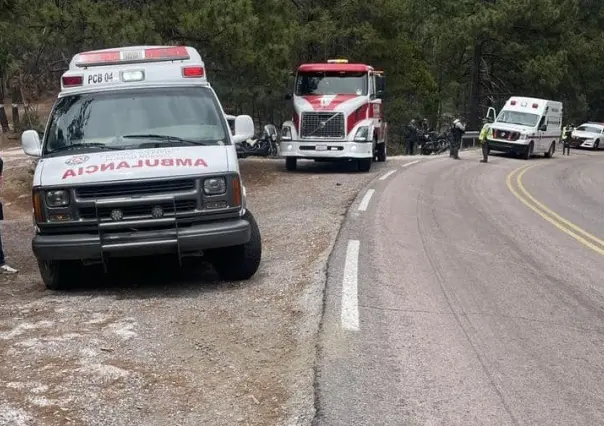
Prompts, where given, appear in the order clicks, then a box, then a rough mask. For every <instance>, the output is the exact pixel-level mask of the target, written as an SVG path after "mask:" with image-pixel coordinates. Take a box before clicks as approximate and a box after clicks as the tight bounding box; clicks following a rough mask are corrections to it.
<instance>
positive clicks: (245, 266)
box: [211, 210, 262, 281]
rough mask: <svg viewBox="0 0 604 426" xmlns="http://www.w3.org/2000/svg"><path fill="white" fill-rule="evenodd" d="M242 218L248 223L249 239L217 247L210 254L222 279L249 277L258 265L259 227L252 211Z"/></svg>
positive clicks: (259, 252)
mask: <svg viewBox="0 0 604 426" xmlns="http://www.w3.org/2000/svg"><path fill="white" fill-rule="evenodd" d="M243 219H245V220H247V221H248V222H249V223H250V227H251V231H252V235H251V237H250V240H249V241H248V242H247V243H245V244H242V245H240V246H234V247H226V248H221V249H217V250H216V251H215V252H214V253H213V254H212V261H211V262H212V265H213V266H214V269H215V270H216V272H217V273H218V275H219V276H220V278H221V279H222V280H224V281H242V280H248V279H250V278H251V277H252V276H253V275H254V274H255V273H256V271H258V268H259V267H260V260H261V258H262V239H261V238H260V229H259V228H258V224H257V223H256V219H255V218H254V216H253V215H252V213H251V212H250V211H249V210H248V211H246V213H245V215H244V216H243Z"/></svg>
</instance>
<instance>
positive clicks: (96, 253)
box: [32, 219, 251, 260]
mask: <svg viewBox="0 0 604 426" xmlns="http://www.w3.org/2000/svg"><path fill="white" fill-rule="evenodd" d="M250 237H251V227H250V223H249V222H248V221H247V220H244V219H231V220H224V221H219V222H209V223H204V224H197V225H193V226H190V227H186V228H180V229H162V230H142V231H141V230H137V231H133V232H119V233H111V232H106V233H103V234H102V238H101V237H100V236H99V235H90V234H59V235H44V234H38V235H36V236H35V237H34V238H33V240H32V249H33V252H34V255H35V256H36V257H37V258H38V259H40V260H94V259H101V258H103V257H133V256H147V255H157V254H171V253H173V254H179V253H180V254H181V255H186V254H188V253H197V252H199V251H203V250H209V249H214V248H220V247H230V246H237V245H241V244H245V243H247V242H248V241H249V240H250Z"/></svg>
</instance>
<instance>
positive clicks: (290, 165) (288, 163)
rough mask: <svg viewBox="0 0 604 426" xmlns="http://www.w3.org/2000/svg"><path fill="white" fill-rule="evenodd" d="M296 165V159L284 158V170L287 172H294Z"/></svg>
mask: <svg viewBox="0 0 604 426" xmlns="http://www.w3.org/2000/svg"><path fill="white" fill-rule="evenodd" d="M297 165H298V159H297V158H296V157H286V158H285V168H286V169H287V170H289V171H290V172H291V171H294V170H296V166H297Z"/></svg>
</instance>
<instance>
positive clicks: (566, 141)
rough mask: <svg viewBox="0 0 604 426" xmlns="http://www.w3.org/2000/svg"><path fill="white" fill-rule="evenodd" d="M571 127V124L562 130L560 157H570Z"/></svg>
mask: <svg viewBox="0 0 604 426" xmlns="http://www.w3.org/2000/svg"><path fill="white" fill-rule="evenodd" d="M574 127H575V126H573V125H572V124H567V125H566V126H564V128H563V129H562V143H563V145H562V155H564V154H566V155H570V140H571V138H572V136H573V130H574V129H573V128H574Z"/></svg>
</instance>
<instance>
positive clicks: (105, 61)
mask: <svg viewBox="0 0 604 426" xmlns="http://www.w3.org/2000/svg"><path fill="white" fill-rule="evenodd" d="M186 59H190V56H189V53H188V52H187V48H186V47H185V46H175V47H152V48H148V49H140V50H107V51H99V50H95V51H91V52H83V53H80V54H79V55H78V59H77V61H76V66H78V67H81V68H83V67H89V66H94V65H97V66H98V65H118V64H133V63H140V62H161V61H180V60H186Z"/></svg>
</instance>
